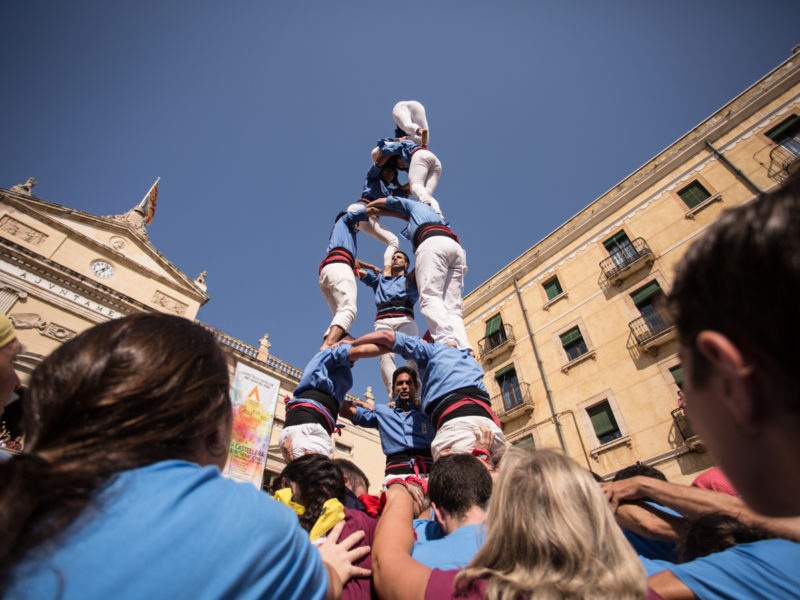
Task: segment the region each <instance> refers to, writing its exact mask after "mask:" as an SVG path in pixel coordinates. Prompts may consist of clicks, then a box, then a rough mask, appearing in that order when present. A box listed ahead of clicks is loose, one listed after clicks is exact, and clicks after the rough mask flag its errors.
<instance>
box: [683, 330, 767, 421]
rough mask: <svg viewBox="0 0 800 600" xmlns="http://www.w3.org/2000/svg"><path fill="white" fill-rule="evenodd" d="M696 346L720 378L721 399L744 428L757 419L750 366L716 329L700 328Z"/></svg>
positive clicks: (734, 345)
mask: <svg viewBox="0 0 800 600" xmlns="http://www.w3.org/2000/svg"><path fill="white" fill-rule="evenodd" d="M697 348H698V350H700V352H702V353H703V355H704V356H705V357H706V358H707V359H708V360H709V361H710V362H711V364H712V365H713V367H714V370H715V372H716V374H717V375H718V376H719V378H720V384H721V385H720V389H719V395H720V398H719V400H720V402H721V403H722V404H723V405H724V406H725V407H726V408H727V409H728V411H729V412H730V414H731V416H732V417H733V419H734V421H735V422H736V423H737V424H738V425H739V426H741V427H742V429H743V430H744V431H747V430H751V429H752V427H753V426H754V425H755V423H756V421H757V419H758V402H757V397H758V395H757V393H756V389H755V385H754V382H753V378H752V375H753V367H752V365H750V364H749V362H748V360H747V359H746V357H745V356H744V354H743V353H742V351H741V350H740V349H739V347H738V346H736V344H734V343H733V342H732V341H731V340H730V339H729V338H728V337H727V336H725V335H723V334H722V333H720V332H718V331H701V332H700V333H699V334H698V335H697Z"/></svg>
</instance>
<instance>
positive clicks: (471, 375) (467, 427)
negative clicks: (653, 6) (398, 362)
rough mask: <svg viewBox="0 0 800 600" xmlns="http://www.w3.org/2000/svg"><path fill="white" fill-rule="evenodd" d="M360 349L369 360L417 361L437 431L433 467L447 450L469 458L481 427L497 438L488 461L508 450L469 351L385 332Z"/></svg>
mask: <svg viewBox="0 0 800 600" xmlns="http://www.w3.org/2000/svg"><path fill="white" fill-rule="evenodd" d="M362 345H364V346H367V348H368V353H369V355H375V353H376V352H377V353H382V352H396V353H398V354H400V355H401V356H403V357H405V358H413V359H414V360H416V362H417V366H418V367H419V375H420V379H421V384H422V412H423V413H425V415H426V416H427V417H428V418H429V419H430V421H431V424H432V425H433V428H434V430H435V431H436V435H435V436H434V438H433V441H432V442H431V454H432V456H433V460H434V461H435V460H437V459H438V458H439V456H440V454H441V453H442V451H443V450H447V451H451V452H454V453H466V454H469V453H471V452H472V451H473V450H475V448H476V442H477V440H478V437H477V435H478V434H479V433H480V428H481V427H485V428H487V429H488V430H489V431H490V432H491V434H492V435H493V440H492V443H491V448H490V449H489V454H490V456H493V455H496V454H499V453H501V452H502V451H503V450H505V444H506V441H505V437H504V436H503V431H502V429H500V424H499V421H498V419H497V416H496V415H495V414H494V412H493V411H492V408H491V404H490V401H489V394H488V392H487V391H486V387H485V386H484V385H483V376H484V372H483V369H482V368H481V366H480V365H479V364H478V363H477V362H476V360H475V358H474V357H473V356H472V354H471V353H470V352H469V351H468V350H460V349H458V348H454V347H453V346H447V345H445V344H438V343H431V342H426V341H424V340H423V339H421V338H419V337H416V336H409V335H405V334H404V333H401V332H399V331H389V330H385V329H384V330H380V331H373V332H372V333H367V334H366V335H363V336H361V337H359V338H358V339H356V340H355V341H353V343H352V348H353V349H357V348H359V347H360V346H362Z"/></svg>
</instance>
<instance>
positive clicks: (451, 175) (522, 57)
mask: <svg viewBox="0 0 800 600" xmlns="http://www.w3.org/2000/svg"><path fill="white" fill-rule="evenodd" d="M798 17H800V3H798V2H796V1H794V0H793V1H780V0H765V1H762V2H758V3H756V2H742V1H740V0H730V1H721V0H710V1H705V2H703V1H695V2H688V1H684V0H673V1H671V2H661V3H655V2H642V1H627V0H626V1H608V2H596V1H590V0H585V1H583V0H573V1H561V2H555V1H553V2H533V1H523V0H516V1H515V0H498V1H495V2H477V1H475V0H462V1H451V0H442V1H437V2H433V1H428V2H417V1H414V0H412V1H406V2H403V3H388V2H361V1H356V2H323V1H304V0H297V1H295V2H277V1H276V2H255V1H246V0H242V1H232V2H225V3H223V2H211V1H207V0H194V1H192V2H189V1H171V2H170V1H164V0H161V1H153V0H144V1H139V2H135V3H123V2H107V1H105V2H101V1H95V2H89V1H81V0H76V1H75V2H45V1H43V0H26V1H24V2H23V1H16V2H14V1H11V2H4V3H2V5H0V56H2V59H0V80H2V82H3V86H2V88H3V92H2V94H0V139H1V140H2V145H0V187H5V188H9V187H11V186H12V185H14V184H16V183H21V182H23V181H25V179H26V178H27V177H29V176H34V177H36V178H37V180H38V181H39V185H38V186H37V187H36V190H35V193H36V194H37V195H38V196H39V197H41V198H44V199H46V200H49V201H51V202H55V203H59V204H63V205H65V206H69V207H72V208H76V209H79V210H83V211H86V212H89V213H92V214H98V215H109V214H118V213H122V212H125V211H126V210H128V209H129V208H131V207H132V206H133V205H134V204H136V203H137V202H138V201H139V200H140V199H141V198H142V196H143V195H144V194H145V193H146V192H147V189H148V188H149V186H150V185H151V184H152V182H153V181H154V180H155V178H156V177H158V176H160V177H161V184H160V194H159V203H158V209H157V211H156V216H155V221H154V223H153V225H152V226H151V227H150V228H149V234H150V239H151V241H152V242H153V244H154V245H155V246H156V247H157V248H158V249H159V250H160V251H161V252H162V253H163V254H164V255H165V256H167V257H168V258H169V259H170V260H172V261H173V262H174V263H175V265H177V266H178V267H179V268H180V269H181V270H183V271H184V272H185V273H187V275H189V276H190V277H195V276H196V275H197V274H198V273H199V272H200V271H202V270H207V271H208V279H207V282H208V293H209V295H210V296H211V300H210V301H209V302H208V304H207V305H206V306H204V307H203V308H201V309H200V312H199V314H198V318H199V319H200V320H202V321H204V322H206V323H208V324H210V325H212V326H213V327H216V328H218V329H222V330H224V331H225V332H227V333H228V334H230V335H233V336H235V337H237V338H239V339H241V340H243V341H245V342H247V343H249V344H252V345H257V340H258V339H259V338H260V337H261V336H262V334H263V333H265V332H268V333H269V334H270V339H271V342H272V352H273V354H275V355H276V356H277V357H279V358H281V359H282V360H285V361H287V362H289V363H292V364H294V365H296V366H298V367H301V368H302V367H303V366H304V365H305V363H306V362H307V360H308V359H309V358H310V357H311V356H312V355H313V353H314V352H315V351H316V349H317V348H318V347H319V344H320V342H321V336H322V333H323V331H324V330H325V328H326V327H327V324H328V322H329V320H330V313H329V311H328V308H327V305H326V304H325V301H324V300H323V298H322V295H321V294H320V292H319V289H318V287H317V267H318V265H319V261H320V260H321V258H322V256H323V254H324V248H325V245H326V243H327V238H328V235H329V233H330V229H331V225H332V221H333V218H334V216H335V215H336V213H337V212H338V211H339V210H342V209H343V208H344V207H346V206H347V205H348V204H349V203H351V202H352V201H353V200H354V199H356V198H357V197H358V195H359V192H360V189H361V183H362V181H363V176H364V173H365V172H366V170H367V168H368V167H369V164H370V163H369V151H370V149H371V148H372V147H373V146H374V144H375V141H376V140H377V139H378V138H379V137H383V136H387V135H390V134H391V133H392V132H393V127H394V124H393V122H392V119H391V108H392V106H393V105H394V103H395V102H396V101H397V100H409V99H415V100H419V101H421V102H422V103H423V104H424V105H425V107H426V109H427V113H428V121H429V124H430V128H431V149H432V150H433V151H434V152H435V153H436V154H437V156H438V157H439V158H440V159H441V161H442V164H443V173H442V178H441V181H440V184H439V187H438V189H437V190H436V194H435V196H436V198H437V200H439V203H440V204H441V206H442V210H443V211H444V213H445V215H446V216H447V218H448V219H449V220H450V222H451V225H452V227H453V229H454V230H455V231H456V232H457V233H458V235H459V237H460V238H461V241H462V243H463V245H464V247H465V249H466V251H467V261H468V264H469V272H468V274H467V282H466V290H465V292H466V291H470V290H472V289H474V288H475V287H477V286H478V285H480V283H481V282H483V281H485V280H486V279H487V278H489V277H490V276H491V275H492V274H493V273H494V272H496V271H497V270H499V269H500V268H502V267H503V266H504V265H506V264H508V263H509V262H510V261H512V260H513V259H514V258H516V257H517V256H519V255H520V254H522V253H523V252H524V251H525V250H526V249H528V248H529V247H530V246H532V245H533V244H535V243H536V242H537V241H539V240H540V239H542V238H543V237H544V236H545V235H547V234H548V233H549V232H551V231H552V230H554V229H555V228H557V227H558V226H559V225H560V224H561V223H563V222H564V221H565V220H567V219H568V218H569V217H571V216H572V215H574V214H575V213H576V212H578V211H579V210H581V209H582V208H583V207H585V206H586V205H587V204H589V203H590V202H592V201H593V200H595V199H596V198H597V197H598V196H600V195H601V194H602V193H603V192H605V191H606V190H608V189H609V188H611V187H613V186H614V185H615V184H616V183H617V182H619V181H620V180H621V179H623V178H624V177H625V176H626V175H628V174H629V173H631V172H632V171H633V170H635V169H636V168H638V167H639V166H641V165H642V164H643V163H645V162H646V161H647V160H649V159H650V158H652V157H653V156H654V155H655V154H657V153H658V152H659V151H661V150H662V149H664V148H665V147H666V146H667V145H669V144H670V143H671V142H673V141H674V140H675V139H677V138H678V137H680V136H681V135H683V134H684V133H685V132H686V131H688V130H689V129H691V128H692V127H693V126H695V125H696V124H698V123H699V122H700V121H702V120H703V119H704V118H705V117H707V116H708V115H710V114H711V113H713V112H714V111H715V110H717V109H718V108H719V107H721V106H722V105H723V104H725V103H726V102H727V101H729V100H730V99H732V98H733V97H735V96H736V95H737V94H738V93H739V92H741V91H743V90H744V89H745V88H746V87H747V86H749V85H750V84H752V83H753V82H755V81H756V80H757V79H759V78H760V77H761V76H763V75H764V74H766V73H767V72H768V71H770V70H771V69H772V68H774V67H775V66H777V65H778V64H779V63H780V62H781V61H783V60H784V59H785V58H787V57H788V56H789V55H790V53H791V49H792V47H793V46H795V45H796V44H798V43H800V35H798V33H797V32H798V29H797V23H798V22H800V19H799V18H798ZM388 224H389V226H390V227H391V228H392V229H394V230H395V231H396V232H397V231H399V229H400V228H401V227H400V224H401V222H400V221H396V220H389V222H388ZM403 243H404V244H405V242H403ZM403 247H404V249H405V250H406V251H407V252H409V253H410V246H409V245H408V244H406V245H405V246H403ZM359 254H360V257H361V258H362V259H364V260H367V261H369V262H373V263H379V262H380V260H381V255H382V247H381V246H380V245H379V244H378V242H376V241H374V240H372V239H371V238H367V237H363V238H362V239H360V240H359ZM359 292H360V295H359V316H358V318H357V320H356V323H355V326H354V327H353V331H354V333H356V334H360V333H365V332H367V331H369V330H371V328H372V322H373V321H372V318H373V316H374V305H373V303H372V299H371V297H370V294H368V293H367V292H368V289H367V288H366V287H364V286H361V287H360V290H359ZM420 319H421V317H420ZM421 329H422V330H424V323H423V326H422V327H421ZM354 375H355V385H354V386H353V392H354V393H356V394H359V395H361V394H363V392H364V390H365V388H366V386H367V385H371V386H373V389H374V390H375V391H376V392H378V394H377V395H378V399H379V400H385V398H383V397H382V394H381V393H380V390H381V389H382V387H381V384H380V378H379V375H378V363H377V359H374V360H371V361H364V362H363V364H361V363H360V364H359V365H357V366H356V368H355V371H354Z"/></svg>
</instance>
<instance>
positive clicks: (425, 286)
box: [415, 236, 470, 349]
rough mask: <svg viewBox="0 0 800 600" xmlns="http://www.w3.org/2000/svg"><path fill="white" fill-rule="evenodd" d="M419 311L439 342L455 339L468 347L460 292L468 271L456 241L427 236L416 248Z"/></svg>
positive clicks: (464, 258) (458, 343)
mask: <svg viewBox="0 0 800 600" xmlns="http://www.w3.org/2000/svg"><path fill="white" fill-rule="evenodd" d="M416 258H417V260H416V267H415V270H416V273H417V288H418V289H419V310H420V312H421V313H422V315H423V316H424V317H425V320H426V321H427V322H428V328H429V329H430V330H431V335H432V336H433V340H434V341H435V342H438V343H440V344H446V343H448V342H451V341H455V342H456V345H457V346H458V347H459V348H462V349H465V348H470V343H469V339H468V338H467V330H466V328H465V327H464V317H463V316H462V314H461V294H462V292H463V291H464V275H465V274H466V272H467V255H466V253H465V252H464V249H463V248H462V247H461V246H460V245H459V243H458V242H456V241H455V240H453V239H451V238H449V237H445V236H435V237H430V238H428V239H427V240H425V241H424V242H422V243H421V244H420V245H419V246H418V247H417V251H416Z"/></svg>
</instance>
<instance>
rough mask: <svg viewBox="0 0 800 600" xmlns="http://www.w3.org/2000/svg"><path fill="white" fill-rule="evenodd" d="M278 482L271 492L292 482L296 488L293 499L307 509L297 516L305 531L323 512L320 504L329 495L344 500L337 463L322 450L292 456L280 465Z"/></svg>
mask: <svg viewBox="0 0 800 600" xmlns="http://www.w3.org/2000/svg"><path fill="white" fill-rule="evenodd" d="M277 482H279V483H278V484H277V485H273V493H274V491H275V490H277V489H280V488H281V487H290V483H294V485H295V488H296V490H297V492H296V494H295V495H294V501H295V502H297V503H298V504H301V505H303V506H304V507H305V509H306V511H305V512H304V513H303V514H302V515H300V516H299V517H298V520H299V521H300V526H301V527H302V528H303V529H305V530H306V531H308V532H310V531H311V528H312V527H314V523H316V522H317V519H319V516H320V515H321V514H322V505H323V504H325V502H326V501H327V500H329V499H330V498H337V499H338V500H339V502H341V503H343V504H344V499H345V495H346V493H347V488H346V487H345V484H344V474H343V473H342V470H341V469H340V468H339V465H337V464H336V463H335V462H333V461H332V460H331V459H330V458H328V457H327V456H322V455H321V454H305V455H303V456H301V457H299V458H296V459H294V460H293V461H292V462H290V463H289V464H288V465H286V467H285V468H284V469H283V471H282V472H281V474H280V476H279V477H278V479H277Z"/></svg>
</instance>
